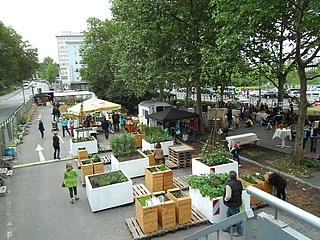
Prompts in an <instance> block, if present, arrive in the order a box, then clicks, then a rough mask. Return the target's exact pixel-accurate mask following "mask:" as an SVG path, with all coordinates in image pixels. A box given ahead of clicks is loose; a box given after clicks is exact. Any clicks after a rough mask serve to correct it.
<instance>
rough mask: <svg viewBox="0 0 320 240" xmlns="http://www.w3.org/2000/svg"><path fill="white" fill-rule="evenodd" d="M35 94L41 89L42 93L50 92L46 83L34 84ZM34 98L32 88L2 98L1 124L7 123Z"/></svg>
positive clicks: (0, 102) (0, 101)
mask: <svg viewBox="0 0 320 240" xmlns="http://www.w3.org/2000/svg"><path fill="white" fill-rule="evenodd" d="M31 84H32V86H33V91H34V94H36V93H37V89H38V88H41V89H42V91H48V90H49V87H48V85H47V84H46V83H39V82H32V83H31ZM32 96H33V94H32V87H30V88H29V89H25V90H22V88H21V89H20V90H16V91H14V92H12V93H11V94H7V95H5V96H2V97H1V98H0V104H1V108H0V109H1V111H0V123H2V122H3V121H5V120H6V119H7V118H8V117H9V116H10V115H12V114H13V113H14V112H15V111H16V110H17V109H18V108H19V107H20V106H21V105H22V104H24V102H26V101H27V100H28V99H29V98H31V97H32Z"/></svg>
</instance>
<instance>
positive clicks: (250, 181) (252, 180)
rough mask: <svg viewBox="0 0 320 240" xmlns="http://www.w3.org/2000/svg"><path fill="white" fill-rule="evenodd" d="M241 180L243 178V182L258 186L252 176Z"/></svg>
mask: <svg viewBox="0 0 320 240" xmlns="http://www.w3.org/2000/svg"><path fill="white" fill-rule="evenodd" d="M240 178H242V179H243V180H245V181H246V182H248V183H250V184H256V183H257V182H256V181H255V180H254V179H253V178H252V176H251V175H247V176H240Z"/></svg>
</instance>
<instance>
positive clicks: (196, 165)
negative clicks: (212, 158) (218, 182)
mask: <svg viewBox="0 0 320 240" xmlns="http://www.w3.org/2000/svg"><path fill="white" fill-rule="evenodd" d="M230 161H231V162H230V163H226V164H221V165H216V166H211V167H209V166H207V165H206V164H204V163H202V162H200V161H199V160H198V158H192V175H200V174H201V173H205V174H210V173H229V172H230V171H231V170H233V171H235V172H236V173H237V175H238V162H236V161H234V160H232V159H230Z"/></svg>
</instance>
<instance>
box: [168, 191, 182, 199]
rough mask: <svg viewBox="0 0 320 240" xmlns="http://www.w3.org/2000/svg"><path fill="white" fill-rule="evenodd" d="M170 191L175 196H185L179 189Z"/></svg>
mask: <svg viewBox="0 0 320 240" xmlns="http://www.w3.org/2000/svg"><path fill="white" fill-rule="evenodd" d="M170 193H171V194H172V195H173V196H174V197H175V198H183V197H185V195H184V194H183V193H182V192H181V190H176V191H170Z"/></svg>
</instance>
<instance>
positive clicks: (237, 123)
mask: <svg viewBox="0 0 320 240" xmlns="http://www.w3.org/2000/svg"><path fill="white" fill-rule="evenodd" d="M237 128H239V116H236V129H237Z"/></svg>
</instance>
